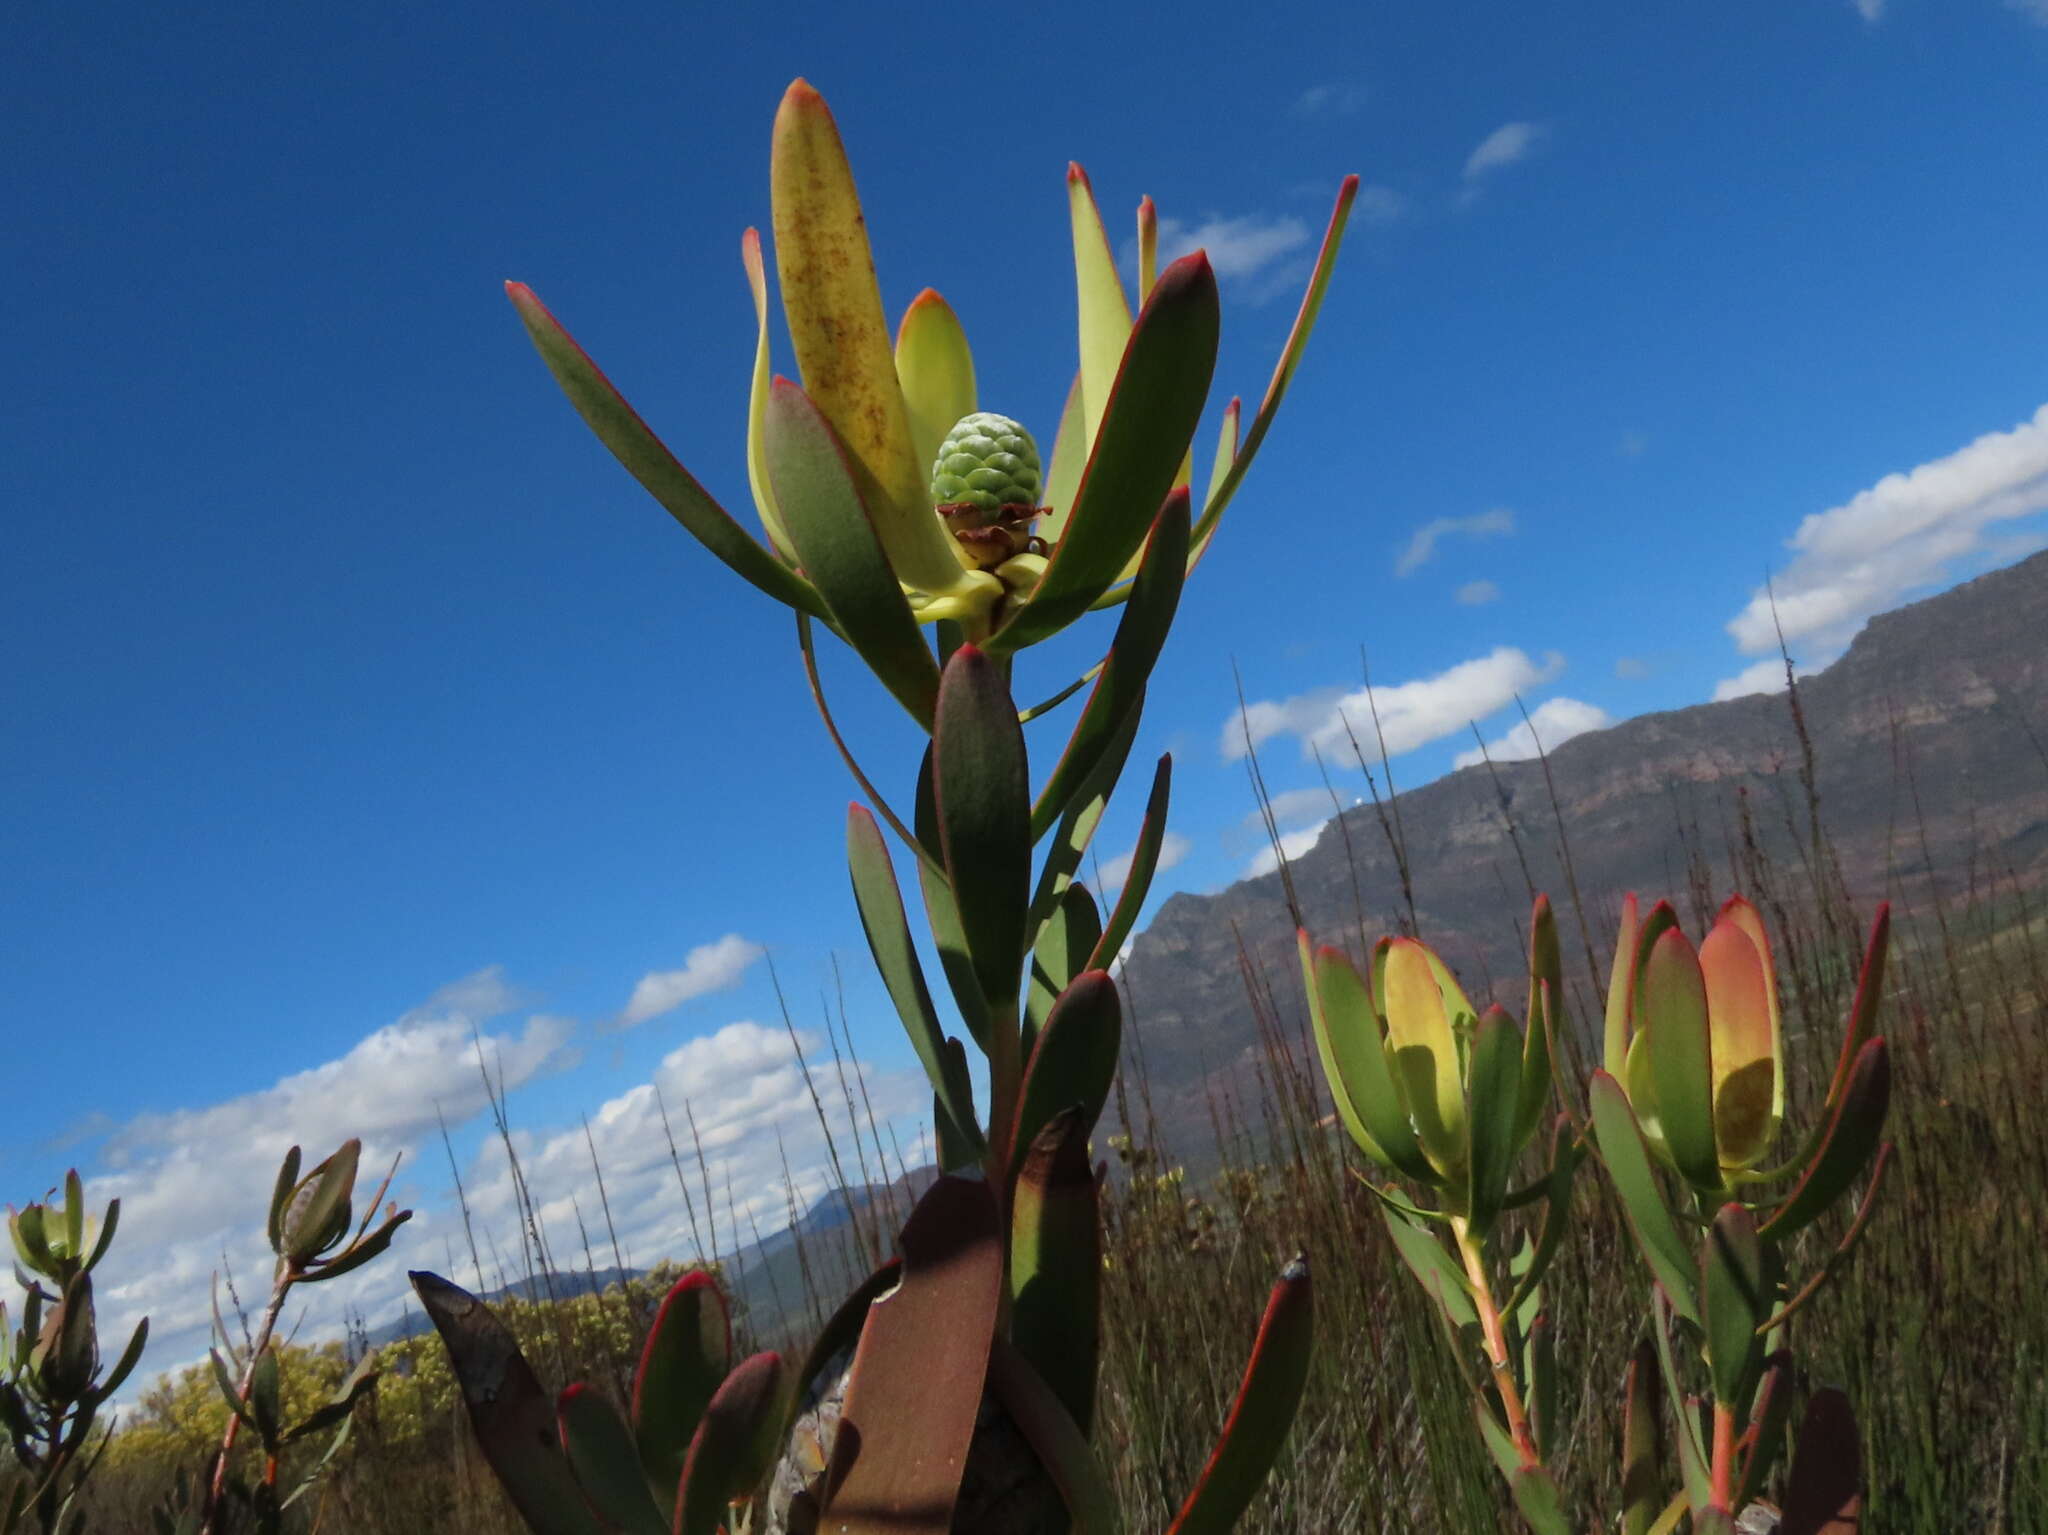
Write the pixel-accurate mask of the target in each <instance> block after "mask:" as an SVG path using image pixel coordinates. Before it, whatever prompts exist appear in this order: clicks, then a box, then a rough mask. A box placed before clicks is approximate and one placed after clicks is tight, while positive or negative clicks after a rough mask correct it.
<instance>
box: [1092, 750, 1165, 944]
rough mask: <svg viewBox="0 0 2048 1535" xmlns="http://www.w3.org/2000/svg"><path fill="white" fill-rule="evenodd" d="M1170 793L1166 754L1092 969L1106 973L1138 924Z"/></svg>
mask: <svg viewBox="0 0 2048 1535" xmlns="http://www.w3.org/2000/svg"><path fill="white" fill-rule="evenodd" d="M1172 794H1173V756H1172V754H1171V753H1168V754H1167V755H1166V756H1163V757H1161V758H1160V759H1159V766H1158V767H1157V768H1156V769H1154V771H1153V774H1152V792H1151V794H1150V795H1149V796H1148V797H1147V799H1146V801H1145V819H1144V820H1143V821H1142V822H1141V823H1140V824H1139V826H1138V842H1137V846H1136V847H1134V848H1133V849H1132V851H1131V867H1130V872H1129V873H1127V874H1126V875H1125V876H1124V887H1123V889H1122V890H1121V891H1119V892H1118V894H1117V898H1116V907H1115V909H1114V910H1113V911H1111V912H1110V914H1109V925H1108V926H1107V927H1105V928H1104V929H1103V930H1102V936H1101V937H1100V938H1099V939H1097V940H1096V943H1095V952H1094V954H1093V955H1092V956H1091V957H1090V958H1089V961H1088V963H1089V966H1090V967H1091V968H1093V969H1098V970H1107V969H1108V968H1109V967H1110V966H1111V965H1112V964H1114V963H1115V961H1116V957H1117V955H1118V954H1119V953H1121V952H1122V950H1123V946H1124V940H1125V939H1126V938H1128V937H1130V936H1131V930H1132V929H1133V928H1135V927H1136V926H1137V925H1138V913H1139V912H1141V911H1143V910H1144V908H1145V897H1146V895H1147V894H1148V893H1149V892H1150V891H1151V889H1152V875H1153V872H1154V871H1155V870H1156V869H1157V868H1158V867H1159V848H1160V845H1161V844H1162V843H1163V842H1164V841H1165V840H1166V810H1167V804H1168V801H1169V800H1170V799H1171V797H1172Z"/></svg>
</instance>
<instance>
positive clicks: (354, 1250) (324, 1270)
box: [299, 1210, 412, 1284]
mask: <svg viewBox="0 0 2048 1535" xmlns="http://www.w3.org/2000/svg"><path fill="white" fill-rule="evenodd" d="M411 1219H412V1211H410V1210H400V1211H398V1212H397V1213H396V1214H395V1215H393V1216H392V1217H391V1218H390V1219H389V1220H387V1221H385V1222H384V1223H383V1224H382V1225H381V1226H379V1227H378V1228H377V1229H376V1230H375V1231H372V1232H371V1233H369V1234H368V1235H367V1236H364V1237H360V1238H358V1239H357V1240H356V1241H355V1242H354V1243H352V1244H350V1246H349V1247H348V1249H347V1250H346V1251H345V1252H342V1253H341V1254H339V1255H338V1256H336V1257H334V1258H332V1259H330V1260H328V1261H325V1262H322V1263H320V1264H318V1265H316V1266H315V1267H313V1268H310V1269H308V1270H307V1271H306V1272H305V1273H304V1274H303V1275H301V1276H300V1278H299V1283H301V1284H321V1283H324V1282H325V1281H327V1280H329V1279H339V1278H340V1277H341V1276H342V1275H343V1274H352V1273H354V1272H355V1271H356V1270H357V1269H359V1268H361V1267H362V1266H363V1265H364V1264H365V1263H368V1262H370V1261H371V1260H372V1259H374V1258H377V1257H380V1256H381V1255H382V1254H383V1253H384V1251H385V1249H387V1248H388V1247H390V1246H391V1239H392V1238H393V1237H394V1236H396V1235H397V1234H398V1228H399V1227H400V1226H403V1225H404V1224H405V1223H406V1222H407V1221H409V1220H411Z"/></svg>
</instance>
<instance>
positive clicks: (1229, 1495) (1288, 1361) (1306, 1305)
mask: <svg viewBox="0 0 2048 1535" xmlns="http://www.w3.org/2000/svg"><path fill="white" fill-rule="evenodd" d="M1314 1322H1315V1303H1314V1293H1313V1291H1312V1290H1311V1289H1310V1286H1309V1277H1308V1259H1307V1258H1306V1257H1297V1258H1296V1259H1295V1260H1294V1261H1293V1262H1292V1263H1290V1264H1288V1265H1287V1267H1286V1268H1284V1269H1282V1270H1281V1272H1280V1279H1279V1282H1278V1283H1276V1284H1275V1285H1274V1286H1273V1293H1272V1295H1271V1297H1270V1298H1269V1299H1268V1300H1267V1302H1266V1315H1265V1317H1264V1318H1263V1319H1262V1320H1261V1321H1260V1323H1259V1334H1258V1337H1257V1339H1256V1340H1255V1341H1254V1342H1253V1344H1252V1357H1251V1360H1250V1362H1249V1363H1248V1364H1247V1365H1246V1366H1245V1372H1244V1380H1243V1381H1242V1383H1240V1385H1239V1386H1238V1389H1237V1400H1236V1401H1235V1402H1234V1403H1232V1404H1231V1408H1230V1416H1229V1418H1227V1419H1226V1420H1225V1421H1224V1425H1223V1432H1222V1434H1221V1435H1220V1436H1219V1437H1218V1439H1217V1441H1216V1447H1215V1449H1213V1450H1212V1451H1210V1452H1209V1461H1208V1464H1207V1465H1205V1466H1204V1467H1203V1468H1202V1474H1201V1477H1200V1479H1199V1480H1198V1481H1197V1482H1196V1483H1195V1488H1194V1491H1193V1492H1191V1493H1189V1494H1188V1500H1187V1502H1186V1503H1184V1504H1182V1505H1181V1510H1180V1515H1179V1517H1178V1518H1176V1519H1175V1520H1174V1521H1173V1525H1172V1527H1171V1528H1170V1529H1169V1530H1168V1532H1167V1535H1225V1532H1228V1531H1230V1530H1234V1529H1236V1528H1237V1522H1238V1519H1239V1518H1240V1517H1241V1516H1242V1515H1243V1513H1244V1511H1245V1510H1246V1509H1247V1508H1249V1507H1250V1506H1251V1502H1252V1499H1253V1498H1255V1497H1257V1496H1258V1492H1259V1488H1260V1487H1261V1486H1263V1485H1264V1483H1265V1480H1266V1473H1267V1472H1269V1471H1270V1470H1272V1468H1273V1462H1274V1461H1275V1460H1277V1459H1278V1458H1279V1455H1280V1447H1281V1445H1283V1444H1284V1443H1286V1440H1287V1431H1288V1430H1289V1429H1290V1428H1292V1427H1293V1426H1294V1414H1295V1411H1296V1409H1297V1408H1299V1407H1300V1405H1301V1393H1302V1388H1303V1387H1304V1386H1306V1385H1307V1384H1308V1367H1309V1359H1310V1355H1311V1352H1312V1350H1313V1348H1314Z"/></svg>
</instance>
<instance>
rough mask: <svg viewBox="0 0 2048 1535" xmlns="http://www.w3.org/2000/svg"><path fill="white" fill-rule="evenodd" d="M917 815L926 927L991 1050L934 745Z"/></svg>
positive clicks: (958, 997)
mask: <svg viewBox="0 0 2048 1535" xmlns="http://www.w3.org/2000/svg"><path fill="white" fill-rule="evenodd" d="M948 660H949V662H950V660H951V658H950V657H948ZM913 814H914V817H915V821H916V828H917V841H918V844H919V845H920V846H921V847H922V848H924V849H925V850H926V852H927V853H928V854H929V855H930V856H929V857H923V858H919V859H918V861H917V883H918V888H919V889H920V890H921V891H923V893H924V912H925V923H926V925H927V926H928V927H930V929H931V934H932V945H933V947H934V948H936V949H937V950H938V951H939V968H940V969H941V970H943V971H944V972H945V975H946V987H947V990H949V991H950V992H951V993H952V995H953V1005H954V1006H955V1007H956V1008H958V1009H959V1010H960V1017H961V1020H962V1021H963V1022H965V1023H966V1025H967V1032H968V1033H969V1034H971V1035H973V1036H974V1040H975V1043H976V1044H978V1045H980V1046H981V1048H982V1049H983V1050H987V1049H988V999H987V998H986V997H984V996H983V995H982V994H981V983H980V982H979V981H978V980H976V979H975V973H974V960H973V958H972V957H971V956H970V955H969V954H968V952H967V934H966V931H965V929H963V928H962V926H961V924H960V908H959V904H958V903H957V902H956V901H955V900H954V899H953V887H952V885H951V884H949V883H948V882H947V879H946V872H945V863H944V857H945V855H944V852H943V851H942V849H941V845H940V844H941V840H942V839H941V837H940V835H939V811H938V806H937V804H936V802H935V799H934V796H933V792H932V749H931V747H930V746H927V747H925V751H924V758H923V760H922V761H921V762H920V763H919V764H918V770H917V803H916V809H915V811H914V812H913Z"/></svg>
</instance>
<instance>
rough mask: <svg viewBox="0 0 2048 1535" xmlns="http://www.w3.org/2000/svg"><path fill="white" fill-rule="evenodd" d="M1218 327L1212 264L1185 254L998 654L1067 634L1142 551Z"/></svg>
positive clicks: (1124, 372) (1162, 283) (1139, 339)
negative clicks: (1037, 578)
mask: <svg viewBox="0 0 2048 1535" xmlns="http://www.w3.org/2000/svg"><path fill="white" fill-rule="evenodd" d="M1218 324H1219V317H1218V305H1217V299H1216V276H1215V273H1214V272H1212V271H1211V270H1210V268H1209V262H1208V258H1207V257H1205V256H1203V255H1201V254H1200V253H1199V252H1197V253H1196V254H1195V255H1192V256H1183V257H1182V258H1181V259H1180V260H1179V261H1176V262H1175V263H1174V264H1173V265H1172V266H1170V267H1168V268H1167V269H1166V271H1165V272H1163V273H1161V274H1160V278H1159V285H1158V286H1157V287H1156V288H1154V289H1153V290H1152V296H1151V297H1150V298H1148V299H1147V300H1146V301H1145V307H1144V310H1143V311H1142V312H1141V313H1140V314H1139V316H1138V323H1137V324H1136V325H1135V326H1134V327H1132V330H1131V338H1130V344H1129V346H1128V347H1127V348H1126V350H1125V353H1124V359H1123V364H1122V367H1121V369H1120V371H1119V372H1118V374H1117V382H1116V387H1115V390H1114V392H1113V394H1112V396H1111V398H1110V401H1109V408H1108V410H1107V412H1106V413H1105V414H1104V416H1103V418H1102V430H1101V432H1100V433H1099V434H1098V436H1097V437H1096V440H1095V445H1094V448H1093V451H1092V452H1091V453H1090V454H1089V457H1088V467H1087V469H1086V470H1085V471H1084V472H1083V474H1082V476H1081V487H1080V490H1079V491H1078V492H1077V493H1076V496H1075V500H1074V511H1073V515H1072V516H1071V517H1070V518H1069V519H1068V520H1067V523H1066V527H1065V531H1064V532H1063V534H1062V535H1061V537H1060V541H1059V544H1058V546H1057V547H1056V549H1055V550H1054V553H1053V557H1052V561H1051V563H1050V564H1048V565H1047V566H1046V568H1045V574H1044V576H1043V577H1042V578H1041V579H1040V581H1039V583H1038V587H1037V589H1036V590H1035V591H1034V592H1033V593H1032V596H1031V600H1030V601H1029V602H1026V603H1024V604H1022V605H1021V606H1019V607H1018V608H1017V609H1016V610H1015V611H1014V612H1013V613H1012V615H1011V617H1010V619H1009V621H1008V622H1006V623H1005V624H1004V625H1003V626H1002V627H1001V628H1000V629H998V630H997V631H996V632H995V634H994V635H992V636H991V637H990V639H989V646H990V648H991V649H992V650H994V651H996V652H998V653H1011V652H1015V651H1018V650H1021V649H1023V648H1024V647H1025V646H1027V645H1035V644H1037V643H1038V642H1039V641H1040V640H1042V639H1045V638H1046V637H1047V636H1049V635H1052V634H1056V633H1057V632H1058V631H1060V630H1061V629H1064V628H1065V627H1066V626H1067V625H1068V624H1070V623H1072V622H1073V621H1074V620H1075V619H1077V618H1079V617H1080V616H1081V615H1082V614H1083V613H1085V612H1087V611H1088V606H1089V604H1090V603H1092V602H1094V600H1095V599H1096V598H1097V597H1099V596H1101V595H1102V593H1103V591H1104V590H1105V589H1106V588H1107V587H1108V586H1109V584H1110V583H1111V582H1112V581H1114V580H1115V579H1116V578H1117V576H1118V574H1119V573H1120V572H1121V571H1122V570H1123V568H1124V566H1125V564H1126V563H1127V562H1128V561H1129V560H1130V558H1131V556H1132V555H1133V554H1135V553H1137V551H1138V546H1139V545H1140V544H1141V543H1142V542H1143V541H1144V538H1145V533H1146V530H1147V529H1148V528H1149V527H1150V526H1151V524H1152V520H1153V518H1154V517H1155V516H1156V514H1157V513H1158V510H1159V508H1160V505H1161V503H1163V502H1164V501H1165V500H1166V498H1167V496H1168V495H1169V494H1170V493H1171V492H1172V490H1173V480H1174V475H1175V473H1176V472H1177V471H1178V469H1179V467H1180V461H1181V457H1182V455H1183V454H1184V453H1185V452H1186V450H1187V444H1188V441H1189V439H1190V438H1191V437H1192V436H1193V435H1194V430H1195V426H1196V424H1197V423H1198V422H1199V420H1200V419H1201V414H1202V401H1203V399H1204V397H1205V396H1206V395H1207V394H1208V392H1209V375H1210V373H1211V371H1212V370H1213V369H1214V367H1215V364H1216V341H1217V331H1218Z"/></svg>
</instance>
